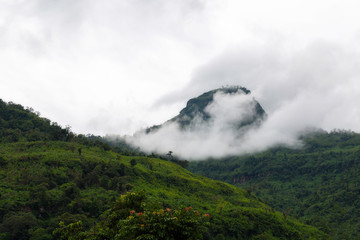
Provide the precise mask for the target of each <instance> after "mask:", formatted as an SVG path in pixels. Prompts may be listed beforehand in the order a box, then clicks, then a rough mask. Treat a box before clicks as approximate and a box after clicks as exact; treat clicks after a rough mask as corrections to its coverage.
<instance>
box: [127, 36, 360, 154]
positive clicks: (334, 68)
mask: <svg viewBox="0 0 360 240" xmlns="http://www.w3.org/2000/svg"><path fill="white" fill-rule="evenodd" d="M268 49H271V50H268ZM359 59H360V54H359V53H358V52H357V51H355V50H354V51H350V50H349V49H347V48H345V47H340V46H338V45H333V44H329V43H326V42H318V43H315V44H312V45H310V46H308V47H306V48H304V49H302V50H301V51H299V50H298V51H296V52H295V51H286V50H285V49H283V48H279V47H277V46H267V47H260V48H250V49H237V50H232V51H228V52H225V53H223V54H222V55H221V56H218V57H217V58H215V59H214V60H213V61H211V62H209V63H208V64H206V65H204V66H203V67H201V68H199V69H198V70H197V71H196V72H195V73H194V75H193V79H192V80H191V82H190V83H189V84H188V86H187V87H185V88H184V89H182V90H181V91H178V92H174V93H171V94H168V95H166V96H163V97H162V98H161V99H160V100H159V101H158V102H157V105H162V104H169V103H175V102H179V101H180V102H181V101H184V99H189V98H190V97H194V96H197V95H200V94H201V93H203V92H205V91H208V90H210V89H214V88H218V87H220V86H225V85H241V86H244V87H247V88H249V89H250V90H252V92H253V94H252V96H251V98H252V97H256V99H257V100H258V101H259V102H260V104H261V105H262V106H263V108H264V109H265V111H266V112H267V115H268V116H267V119H266V120H265V121H264V122H263V123H262V125H261V126H260V127H259V128H252V129H249V130H248V131H246V133H245V134H243V135H242V136H241V137H239V136H238V135H237V133H236V131H234V129H233V128H232V127H228V126H227V125H226V124H227V123H228V122H229V121H236V120H241V119H242V117H243V115H242V114H241V113H242V111H243V110H244V109H243V108H239V106H238V105H236V104H237V97H228V96H218V98H217V99H216V101H214V103H213V104H211V105H210V106H209V107H208V108H207V110H208V111H213V112H212V113H213V114H214V115H215V116H217V117H216V118H215V120H214V121H213V122H212V123H211V126H205V127H204V126H203V125H201V124H198V125H196V128H195V129H196V130H194V131H184V132H182V131H180V130H179V128H178V126H177V125H176V124H168V125H166V127H164V128H163V129H161V130H160V131H158V132H156V133H153V134H150V135H140V136H137V137H135V138H134V139H133V141H132V142H133V143H134V144H136V145H138V146H140V147H141V148H142V149H144V150H145V151H149V152H152V151H154V152H159V153H166V152H167V151H169V150H171V151H173V152H174V153H177V154H178V156H180V157H183V158H187V159H204V158H207V157H223V156H226V155H231V154H243V153H251V152H254V151H262V150H265V149H267V148H269V147H272V146H275V145H278V144H282V145H287V146H291V147H298V146H301V142H300V141H299V140H298V137H299V135H300V134H302V133H303V132H304V131H306V130H307V129H309V128H310V129H311V128H322V129H324V130H328V131H331V130H333V129H345V130H349V129H350V130H353V131H360V125H359V124H358V123H359V122H360V88H359V85H358V82H359V78H360V62H359ZM190 95H192V96H190ZM242 107H244V106H242ZM246 111H248V109H247V110H246ZM246 111H245V112H246ZM231 114H235V115H231Z"/></svg>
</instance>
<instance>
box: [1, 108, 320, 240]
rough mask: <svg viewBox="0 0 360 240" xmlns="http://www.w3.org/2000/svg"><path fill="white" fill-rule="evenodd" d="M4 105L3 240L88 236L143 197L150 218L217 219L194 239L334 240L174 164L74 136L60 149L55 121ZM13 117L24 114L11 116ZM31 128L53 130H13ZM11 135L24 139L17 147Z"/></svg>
mask: <svg viewBox="0 0 360 240" xmlns="http://www.w3.org/2000/svg"><path fill="white" fill-rule="evenodd" d="M1 103H2V108H1V112H0V117H1V122H2V125H1V129H2V133H3V136H2V137H1V140H2V141H1V143H0V217H1V218H0V221H1V222H0V239H32V240H35V239H37V240H39V239H54V238H56V235H52V234H53V231H54V230H55V229H56V228H58V227H59V222H63V223H64V224H70V223H73V222H78V221H79V220H80V221H81V222H82V223H83V227H84V229H83V230H84V231H86V229H89V228H90V227H91V226H94V224H95V223H97V222H99V221H102V220H103V218H102V217H101V216H107V215H106V213H107V210H108V209H110V208H111V206H113V203H114V202H116V201H117V200H118V199H120V195H121V194H125V193H126V192H129V191H130V192H136V193H139V192H141V191H142V190H144V191H145V195H146V200H144V202H143V203H142V204H141V207H142V208H143V209H144V210H147V211H150V210H154V211H156V210H158V209H165V208H169V209H179V208H180V209H181V208H183V207H192V208H193V209H196V210H197V211H199V212H200V213H201V214H210V216H211V217H210V219H209V224H210V225H209V226H208V227H207V228H206V231H205V232H203V233H202V235H201V236H199V237H196V238H194V239H327V235H326V234H324V233H322V232H321V231H319V230H318V229H316V228H314V227H311V226H308V225H304V224H302V223H300V222H298V221H297V220H295V219H293V218H292V217H289V216H288V215H287V214H286V213H280V212H276V211H274V210H273V209H271V208H270V207H268V206H267V205H265V204H264V203H262V202H261V201H260V200H259V199H258V198H257V197H255V196H254V195H252V194H251V193H250V192H249V191H245V190H242V189H240V188H237V187H234V186H231V185H229V184H226V183H223V182H219V181H215V180H210V179H208V178H205V177H201V176H198V175H195V174H193V173H190V172H189V171H187V170H186V169H184V168H182V167H181V166H179V165H177V164H174V163H172V162H170V161H166V160H162V159H157V158H152V157H146V156H126V155H123V154H120V153H117V152H114V151H113V150H112V149H111V147H109V146H108V145H106V144H103V143H102V142H96V141H92V140H89V139H87V138H84V136H76V135H75V134H73V133H71V132H70V131H67V132H64V136H71V137H68V138H66V137H65V138H64V139H61V141H55V140H57V139H54V138H53V137H54V135H53V132H51V123H50V122H49V121H47V120H44V119H41V118H39V117H38V116H37V115H36V114H35V113H33V112H32V111H30V110H25V109H24V108H22V107H21V106H20V105H14V104H8V103H4V102H1ZM9 111H10V112H12V111H15V112H17V114H11V115H4V112H5V113H8V112H9ZM9 116H10V117H9ZM29 117H30V119H28V118H29ZM24 121H31V122H34V121H35V122H36V121H39V122H41V123H43V124H44V126H45V128H41V127H38V126H37V125H34V126H32V127H31V128H28V129H24V128H17V127H16V126H13V125H11V128H10V122H17V123H19V124H20V125H21V123H22V122H24ZM44 121H45V123H44ZM56 128H57V129H59V130H60V132H62V130H63V128H61V127H60V126H56ZM9 129H11V131H15V132H17V136H19V138H18V139H10V140H9V139H8V138H7V137H6V136H9V135H8V132H9ZM32 131H37V132H40V134H41V140H36V141H35V139H31V138H29V135H30V134H31V132H32ZM4 136H5V138H4ZM115 206H116V205H115ZM104 212H105V213H104ZM104 214H105V215H104ZM127 214H130V213H129V212H127ZM139 214H140V213H139ZM206 216H208V215H206ZM71 226H74V225H71ZM130 227H132V226H130ZM134 227H135V226H134ZM106 231H111V229H108V230H106ZM94 234H95V233H94ZM95 235H96V234H95ZM95 235H94V236H95ZM89 239H90V238H89ZM91 239H94V238H91ZM98 239H99V238H98ZM164 239H167V237H166V236H165V238H164ZM169 239H171V238H169Z"/></svg>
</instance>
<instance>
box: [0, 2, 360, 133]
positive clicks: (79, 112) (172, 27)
mask: <svg viewBox="0 0 360 240" xmlns="http://www.w3.org/2000/svg"><path fill="white" fill-rule="evenodd" d="M359 9H360V2H359V1H355V0H354V1H350V0H341V1H340V0H339V1H335V0H326V1H325V0H318V1H314V0H312V1H310V0H302V1H295V0H294V1H289V0H273V1H268V0H253V1H239V0H233V1H232V0H208V1H205V0H171V1H170V0H118V1H115V0H107V1H96V0H77V1H74V0H57V1H49V0H0V98H2V99H3V100H5V101H13V102H16V103H19V104H22V105H24V106H29V107H33V108H34V109H35V110H37V111H39V112H41V114H42V116H44V117H47V118H49V119H51V120H52V121H56V122H58V123H59V124H60V125H62V126H65V125H71V126H72V129H73V130H74V131H75V132H76V133H93V134H99V135H104V134H132V133H133V132H135V131H136V130H138V129H139V128H145V127H147V126H151V125H153V124H160V123H162V122H164V121H166V120H167V119H169V118H171V117H173V116H175V115H176V114H177V113H178V112H179V111H180V110H181V108H183V107H184V106H185V104H186V101H187V100H188V99H189V98H191V97H195V96H197V95H199V94H201V93H202V92H204V91H206V90H209V89H212V88H218V87H221V86H224V85H242V86H244V87H247V88H249V89H250V90H252V92H253V94H252V95H253V96H254V97H255V98H256V99H257V100H258V101H259V102H260V103H261V105H262V106H263V107H264V109H265V111H266V112H267V113H268V114H269V115H271V116H274V117H273V118H272V119H281V120H282V121H285V122H286V124H287V125H286V126H287V127H286V129H289V128H291V127H293V126H294V125H297V124H298V123H299V122H300V121H301V122H302V123H303V122H304V121H305V122H306V123H307V124H308V125H311V124H313V125H314V126H317V127H322V128H325V129H327V130H331V129H333V128H344V129H353V130H355V131H360V124H359V123H360V45H359V44H358V43H359V42H360V15H359ZM279 123H280V122H278V124H277V125H279Z"/></svg>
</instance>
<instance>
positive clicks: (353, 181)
mask: <svg viewBox="0 0 360 240" xmlns="http://www.w3.org/2000/svg"><path fill="white" fill-rule="evenodd" d="M303 141H304V144H305V145H304V147H303V148H301V149H287V148H283V147H277V148H273V149H271V150H268V151H266V152H263V153H258V154H254V155H247V156H234V157H228V158H224V159H213V160H207V161H200V162H192V163H191V164H190V170H191V171H193V172H194V173H198V174H201V175H204V176H207V177H210V178H213V179H218V180H221V181H225V182H228V183H231V184H233V185H235V186H238V187H240V188H243V189H247V190H248V191H251V192H253V193H254V194H255V195H256V196H258V197H260V198H261V199H264V200H265V201H266V203H268V204H269V205H270V206H272V207H274V208H275V209H276V210H278V211H283V212H286V213H289V214H290V215H292V216H294V217H297V218H299V219H300V220H302V221H304V222H306V223H308V224H312V225H315V226H318V227H319V228H320V229H322V230H323V231H325V232H327V233H329V234H330V236H332V239H359V238H360V235H359V233H360V219H359V216H360V211H359V209H360V175H359V172H360V134H357V133H353V132H350V131H339V130H337V131H333V132H330V133H327V132H324V131H321V132H317V133H313V134H309V135H307V136H305V137H303Z"/></svg>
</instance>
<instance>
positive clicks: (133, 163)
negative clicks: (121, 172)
mask: <svg viewBox="0 0 360 240" xmlns="http://www.w3.org/2000/svg"><path fill="white" fill-rule="evenodd" d="M130 164H131V166H132V167H134V166H135V165H136V164H137V162H136V159H131V161H130Z"/></svg>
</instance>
